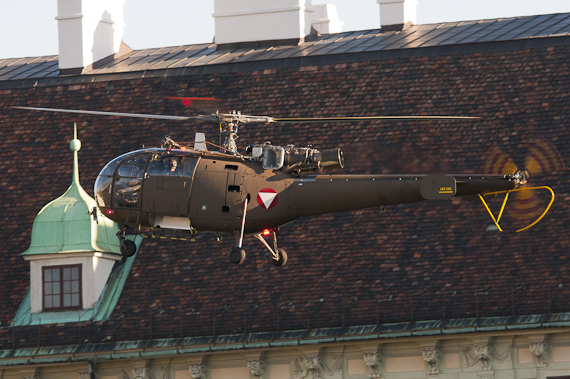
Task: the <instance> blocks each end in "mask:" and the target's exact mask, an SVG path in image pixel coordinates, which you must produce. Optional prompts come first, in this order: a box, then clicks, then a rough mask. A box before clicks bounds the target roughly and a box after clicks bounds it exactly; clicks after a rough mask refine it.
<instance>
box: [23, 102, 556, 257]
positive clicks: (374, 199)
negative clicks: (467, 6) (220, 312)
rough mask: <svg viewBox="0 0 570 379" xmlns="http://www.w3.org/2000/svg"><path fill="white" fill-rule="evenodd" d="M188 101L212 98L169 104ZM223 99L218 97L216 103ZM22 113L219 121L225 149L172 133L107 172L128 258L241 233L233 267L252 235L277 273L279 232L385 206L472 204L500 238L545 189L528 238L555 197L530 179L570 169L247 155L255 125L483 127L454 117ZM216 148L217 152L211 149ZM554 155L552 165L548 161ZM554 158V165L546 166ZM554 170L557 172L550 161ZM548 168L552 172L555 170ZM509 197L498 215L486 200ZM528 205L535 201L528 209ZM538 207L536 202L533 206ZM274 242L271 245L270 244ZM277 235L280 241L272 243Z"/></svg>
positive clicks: (100, 187) (103, 182)
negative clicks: (434, 169) (457, 169)
mask: <svg viewBox="0 0 570 379" xmlns="http://www.w3.org/2000/svg"><path fill="white" fill-rule="evenodd" d="M170 99H176V100H182V101H183V102H185V103H186V104H187V103H188V102H191V101H195V100H204V99H203V98H184V97H182V98H181V97H178V98H170ZM208 100H215V99H208ZM14 108H17V109H23V110H34V111H49V112H66V113H78V114H91V115H106V116H125V117H138V118H153V119H166V120H181V121H188V120H192V121H200V122H212V123H216V124H219V125H220V133H221V139H222V138H223V139H224V142H223V143H222V144H221V146H217V145H214V144H211V143H209V142H207V141H206V139H205V136H204V134H203V133H196V137H195V141H194V144H193V146H183V145H182V144H179V143H177V142H175V141H174V140H173V139H172V138H171V137H169V136H164V137H163V138H162V140H161V146H160V147H155V148H143V149H140V150H136V151H131V152H128V153H126V154H123V155H121V156H119V157H117V158H115V159H113V160H112V161H110V162H109V163H107V164H106V165H105V167H103V169H102V170H101V172H100V173H99V175H98V177H97V179H96V182H95V188H94V193H95V199H96V202H97V206H98V209H99V212H100V213H101V214H102V215H104V216H106V217H107V218H109V219H111V220H113V221H115V222H116V223H117V224H118V225H119V230H118V232H117V236H118V238H119V241H120V244H121V253H122V254H123V255H124V256H126V257H129V256H132V255H134V254H135V253H136V250H137V247H136V245H135V243H134V242H133V241H132V240H131V239H129V238H127V236H132V235H136V234H141V230H142V229H143V228H162V229H176V230H182V231H186V232H190V233H195V232H196V231H207V232H215V233H229V234H233V235H235V239H236V243H235V246H234V247H232V248H231V249H230V251H229V253H228V257H229V259H230V261H231V262H232V263H235V264H241V263H242V262H243V261H244V259H245V256H246V253H245V250H244V249H243V247H242V246H243V240H244V236H245V235H247V234H252V235H253V236H254V237H255V238H257V239H258V240H259V241H260V242H261V243H262V244H263V245H264V246H265V247H266V248H267V250H268V251H269V252H270V261H271V262H272V263H273V265H275V266H283V265H284V264H285V263H286V262H287V253H286V252H285V250H284V249H282V248H279V247H278V245H277V232H278V230H279V228H280V227H281V226H283V225H285V224H287V223H290V222H292V221H294V220H296V219H298V218H300V217H308V216H315V215H322V214H326V213H332V212H343V211H351V210H357V209H363V208H372V207H385V206H389V205H395V204H402V203H412V202H419V201H425V200H438V199H447V198H451V197H457V196H461V197H465V198H467V199H475V200H481V201H482V203H483V204H484V206H485V208H486V210H487V211H488V212H489V214H490V216H491V218H492V219H493V221H494V223H495V224H496V226H497V228H498V229H499V230H500V231H503V229H502V228H501V226H500V225H499V222H500V219H501V216H502V214H503V210H504V209H505V206H506V203H507V198H508V195H509V194H510V193H513V192H515V193H516V194H517V195H522V193H523V192H525V193H526V194H527V195H524V196H525V199H527V198H532V197H533V196H534V194H533V192H528V191H536V190H546V191H548V192H549V193H550V195H551V199H550V203H549V204H547V206H542V207H541V208H540V209H539V210H538V211H537V209H535V208H536V207H535V208H532V209H530V208H528V209H524V207H523V208H522V209H515V211H517V212H518V213H522V214H525V215H529V216H530V217H532V221H531V222H529V223H528V225H526V226H525V227H524V228H520V229H517V230H515V232H519V231H522V230H526V229H528V228H530V227H532V226H533V225H535V224H536V223H537V222H538V221H539V220H540V219H541V218H542V217H544V215H545V214H546V212H548V209H549V208H550V205H551V204H552V201H553V200H554V193H553V192H552V190H551V189H550V188H549V187H544V186H543V187H533V188H528V187H525V185H526V184H527V181H528V178H529V177H530V176H531V175H536V174H540V173H544V172H545V171H547V170H554V169H557V168H559V167H560V165H561V164H562V163H561V161H560V159H559V155H558V156H557V154H558V153H557V151H556V149H555V148H554V146H552V144H549V142H547V141H544V140H541V139H536V141H535V143H533V144H532V149H534V150H532V151H530V154H529V155H528V156H529V158H527V160H526V161H525V167H523V168H518V167H517V166H516V165H515V164H514V163H513V161H512V159H510V158H508V157H506V155H505V154H504V153H502V152H501V151H500V150H498V149H494V150H493V151H492V153H491V154H490V156H489V158H488V160H487V163H486V166H485V170H484V171H485V173H484V174H480V175H474V174H469V175H451V174H445V175H444V174H435V175H427V174H420V175H411V174H405V175H404V174H402V175H326V174H323V171H324V170H326V169H333V168H342V167H344V157H343V153H342V151H341V150H340V149H338V148H337V149H328V150H323V151H319V150H317V149H314V148H312V147H310V146H309V147H301V146H294V145H286V146H275V145H272V144H270V143H268V142H265V143H260V144H251V145H247V147H246V148H245V149H244V151H243V152H239V151H238V148H237V144H236V139H237V132H238V127H239V126H242V125H247V124H259V123H263V124H272V123H297V124H298V123H325V122H326V123H330V122H355V121H367V122H374V121H381V120H412V121H413V120H476V119H478V117H454V116H373V117H328V118H280V117H269V116H255V115H244V114H240V113H238V112H235V111H234V112H231V113H220V112H217V111H216V112H214V113H210V114H204V115H196V116H168V115H151V114H132V113H117V112H105V111H89V110H72V109H54V108H38V107H27V106H26V107H24V106H21V107H20V106H18V107H14ZM208 145H210V146H214V148H215V149H216V150H218V151H211V150H209V149H208V147H207V146H208ZM545 157H546V158H545ZM550 157H554V158H553V159H547V158H550ZM545 162H547V163H548V162H555V163H550V165H548V164H545ZM546 166H548V167H546ZM497 194H505V199H504V202H503V204H502V207H501V210H500V213H499V215H498V216H497V217H495V216H494V214H493V212H492V211H491V210H490V208H489V206H488V205H487V202H486V199H489V198H491V197H493V196H495V195H497ZM526 203H528V201H527V202H526ZM531 205H532V204H531ZM265 237H268V239H269V242H268V241H266V238H265ZM271 237H272V238H271Z"/></svg>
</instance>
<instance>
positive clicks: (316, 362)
mask: <svg viewBox="0 0 570 379" xmlns="http://www.w3.org/2000/svg"><path fill="white" fill-rule="evenodd" d="M322 363H323V359H322V358H321V357H319V356H315V357H305V366H307V374H310V375H311V378H313V379H320V378H321V367H322Z"/></svg>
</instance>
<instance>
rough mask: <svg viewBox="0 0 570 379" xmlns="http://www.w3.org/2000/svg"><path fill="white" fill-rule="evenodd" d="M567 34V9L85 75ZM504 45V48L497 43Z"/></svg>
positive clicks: (34, 66) (141, 58)
mask: <svg viewBox="0 0 570 379" xmlns="http://www.w3.org/2000/svg"><path fill="white" fill-rule="evenodd" d="M569 35H570V13H559V14H548V15H539V16H526V17H515V18H501V19H494V20H480V21H463V22H451V23H442V24H426V25H414V26H411V27H409V28H407V29H406V30H404V31H390V32H384V33H383V32H381V30H380V29H373V30H363V31H356V32H344V33H336V34H328V35H323V36H320V37H317V38H316V39H314V40H312V41H310V42H305V43H302V44H300V45H298V46H277V47H259V48H251V49H236V50H222V51H219V50H217V49H216V45H215V44H198V45H185V46H175V47H163V48H153V49H142V50H135V51H132V52H130V53H128V54H125V55H123V56H121V57H119V58H117V59H115V60H113V61H111V62H108V63H106V64H104V65H102V66H101V67H98V68H96V69H92V70H90V71H88V72H86V73H85V74H87V75H98V74H117V73H127V72H140V71H146V70H162V69H175V68H190V67H203V66H212V65H221V64H235V63H255V62H265V61H268V60H271V61H274V60H279V59H292V58H308V57H312V58H315V57H323V56H327V57H334V56H340V55H346V54H357V55H358V54H365V53H372V52H376V53H378V52H394V51H409V50H413V49H420V48H434V47H450V46H453V48H454V49H455V50H456V52H457V49H458V47H460V46H470V45H472V44H485V43H487V44H488V43H496V42H505V41H511V42H513V41H522V40H530V39H533V40H536V39H537V38H538V39H540V38H547V37H565V36H569ZM502 49H504V47H503V48H502ZM58 73H59V70H58V66H57V56H48V57H38V58H21V59H4V60H0V81H6V80H20V79H40V78H50V77H54V76H57V75H58Z"/></svg>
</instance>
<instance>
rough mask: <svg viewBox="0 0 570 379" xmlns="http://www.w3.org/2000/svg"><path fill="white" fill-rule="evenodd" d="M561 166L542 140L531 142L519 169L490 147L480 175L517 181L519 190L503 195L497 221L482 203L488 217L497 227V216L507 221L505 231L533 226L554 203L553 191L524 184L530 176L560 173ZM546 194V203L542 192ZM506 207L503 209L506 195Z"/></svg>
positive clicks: (534, 139)
mask: <svg viewBox="0 0 570 379" xmlns="http://www.w3.org/2000/svg"><path fill="white" fill-rule="evenodd" d="M563 167H564V163H563V161H562V158H561V156H560V154H559V153H558V150H556V147H555V146H554V145H553V144H552V143H551V142H550V141H548V140H547V139H545V138H543V137H534V138H532V139H531V141H530V144H529V147H528V150H527V152H526V154H525V159H524V167H519V166H517V164H516V163H515V162H514V160H513V159H512V158H511V157H509V156H508V155H507V154H506V153H504V152H503V151H501V150H500V149H499V148H497V147H495V148H493V149H492V150H491V151H490V152H489V154H488V155H487V159H486V161H485V163H484V165H483V167H482V168H483V173H484V174H486V175H512V176H513V177H514V178H516V179H517V180H518V181H519V188H517V189H515V190H512V191H507V192H505V198H504V200H503V206H502V208H501V211H500V213H499V217H498V218H497V219H495V218H494V216H493V214H492V213H491V211H490V209H489V208H488V207H487V205H486V203H485V201H484V200H483V198H482V200H483V203H484V204H485V206H486V207H487V210H488V211H489V213H490V215H491V217H492V218H493V220H494V221H495V223H496V224H497V227H498V228H499V230H501V231H503V230H502V229H501V227H500V226H499V225H498V223H499V221H500V218H501V215H503V211H504V218H505V219H507V224H508V225H509V229H512V230H513V231H514V232H520V231H523V230H526V229H528V228H530V227H532V226H534V225H535V224H536V223H537V222H538V221H540V219H542V217H544V215H545V214H546V212H548V209H549V208H550V206H551V205H552V202H553V201H554V192H553V191H552V190H551V189H550V188H549V187H528V186H527V182H528V180H529V179H530V178H531V177H532V178H535V177H537V176H542V175H547V174H549V173H551V172H553V171H556V170H560V169H562V168H563ZM548 192H550V195H551V196H550V197H551V198H550V200H549V199H547V196H545V193H548ZM510 193H512V194H513V196H512V197H511V198H510V199H509V207H506V204H507V199H508V197H509V194H510Z"/></svg>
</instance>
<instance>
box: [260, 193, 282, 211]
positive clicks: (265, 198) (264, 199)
mask: <svg viewBox="0 0 570 379" xmlns="http://www.w3.org/2000/svg"><path fill="white" fill-rule="evenodd" d="M257 204H259V206H260V207H262V208H264V209H270V208H273V207H274V206H275V205H277V192H275V190H273V189H271V188H264V189H262V190H261V191H259V193H258V194H257Z"/></svg>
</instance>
